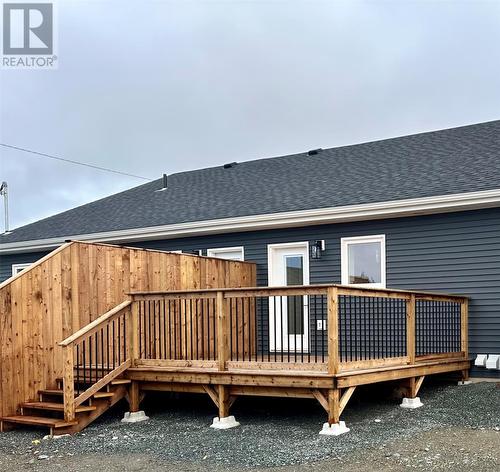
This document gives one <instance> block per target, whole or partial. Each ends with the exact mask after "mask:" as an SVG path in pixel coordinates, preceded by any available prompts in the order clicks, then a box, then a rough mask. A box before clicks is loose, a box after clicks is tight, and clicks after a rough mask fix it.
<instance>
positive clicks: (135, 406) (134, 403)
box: [128, 380, 141, 413]
mask: <svg viewBox="0 0 500 472" xmlns="http://www.w3.org/2000/svg"><path fill="white" fill-rule="evenodd" d="M140 401H141V400H140V389H139V382H136V381H135V380H133V381H132V383H131V384H130V387H129V390H128V403H129V408H130V413H135V412H136V411H139V404H140Z"/></svg>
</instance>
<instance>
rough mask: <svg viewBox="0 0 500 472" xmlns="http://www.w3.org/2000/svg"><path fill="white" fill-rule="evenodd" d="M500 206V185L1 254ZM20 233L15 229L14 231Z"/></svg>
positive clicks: (82, 237) (114, 234) (12, 248)
mask: <svg viewBox="0 0 500 472" xmlns="http://www.w3.org/2000/svg"><path fill="white" fill-rule="evenodd" d="M497 206H500V189H496V190H485V191H481V192H468V193H461V194H454V195H439V196H433V197H424V198H412V199H406V200H392V201H387V202H378V203H366V204H361V205H348V206H343V207H333V208H332V207H330V208H318V209H313V210H299V211H289V212H282V213H269V214H263V215H252V216H239V217H234V218H223V219H217V220H207V221H194V222H188V223H178V224H172V225H163V226H152V227H149V228H136V229H126V230H118V231H108V232H102V233H92V234H72V235H67V236H64V237H58V238H49V239H38V240H32V241H20V242H13V243H5V244H1V245H0V254H14V253H22V252H33V251H43V250H48V249H53V248H54V247H57V246H59V245H60V244H62V243H63V242H64V241H66V240H78V241H94V242H113V243H124V242H133V241H146V240H155V239H174V238H179V237H186V236H201V235H206V234H218V233H229V232H232V233H234V232H237V231H254V230H263V229H276V228H290V227H295V226H311V225H317V224H328V223H343V222H348V221H363V220H374V219H383V218H397V217H403V216H415V215H424V214H432V213H445V212H453V211H462V210H475V209H480V208H489V207H497ZM14 233H15V231H14Z"/></svg>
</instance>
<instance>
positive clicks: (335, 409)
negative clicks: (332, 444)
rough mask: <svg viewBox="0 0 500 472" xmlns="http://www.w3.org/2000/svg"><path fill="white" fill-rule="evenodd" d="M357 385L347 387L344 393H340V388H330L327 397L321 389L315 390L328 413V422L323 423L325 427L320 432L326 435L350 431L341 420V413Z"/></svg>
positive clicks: (316, 395) (337, 434)
mask: <svg viewBox="0 0 500 472" xmlns="http://www.w3.org/2000/svg"><path fill="white" fill-rule="evenodd" d="M355 388H356V387H350V388H348V389H346V390H345V391H344V393H343V395H342V396H341V395H340V393H341V392H340V389H339V388H330V389H328V392H327V397H326V398H324V397H323V394H322V393H321V392H319V391H315V392H313V395H314V396H315V397H316V398H317V399H318V400H319V401H320V403H321V405H322V406H323V407H324V408H325V409H326V412H327V414H328V422H327V423H324V424H323V429H322V430H321V431H320V432H319V434H321V435H325V436H339V435H341V434H345V433H348V432H349V428H348V427H347V426H346V425H345V422H344V421H340V415H341V414H342V411H343V409H344V408H345V406H346V405H347V402H348V401H349V399H350V398H351V396H352V394H353V392H354V390H355Z"/></svg>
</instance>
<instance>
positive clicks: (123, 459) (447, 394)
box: [0, 383, 500, 472]
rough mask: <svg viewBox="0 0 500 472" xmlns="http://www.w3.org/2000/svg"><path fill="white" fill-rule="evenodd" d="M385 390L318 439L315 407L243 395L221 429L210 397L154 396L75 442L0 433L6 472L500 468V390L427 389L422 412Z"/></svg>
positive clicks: (364, 393)
mask: <svg viewBox="0 0 500 472" xmlns="http://www.w3.org/2000/svg"><path fill="white" fill-rule="evenodd" d="M387 394H388V386H387V384H380V385H378V386H376V387H371V388H361V389H359V390H358V391H357V392H356V394H355V395H354V397H353V399H352V400H351V401H350V403H349V405H348V406H347V408H346V410H345V412H344V415H343V420H345V421H346V423H347V426H348V427H350V428H351V431H350V433H348V434H346V435H343V436H339V437H328V436H326V437H325V436H319V435H318V432H319V430H320V429H321V425H322V423H323V422H324V421H325V414H324V411H323V410H322V409H321V408H320V407H319V405H317V404H316V402H313V401H308V400H292V399H289V400H288V399H287V400H284V399H270V398H265V399H261V398H259V399H255V398H241V399H238V401H237V402H236V403H235V405H234V407H233V410H232V413H233V414H234V415H235V416H236V418H237V419H238V421H240V422H241V424H242V426H241V427H239V428H235V429H232V430H227V431H214V430H212V429H210V428H209V425H210V423H211V419H212V417H213V416H214V413H215V410H214V407H213V406H212V405H211V404H210V403H209V402H208V400H207V398H205V397H204V396H188V395H184V396H180V397H175V396H169V395H166V394H162V395H150V396H149V397H148V398H147V400H146V402H145V404H144V405H143V407H144V408H145V409H146V411H147V413H148V415H150V416H151V419H150V420H149V421H147V422H144V423H138V424H134V425H126V424H121V423H120V422H119V419H120V418H121V416H122V414H123V411H124V408H125V406H126V405H125V404H121V405H119V406H117V408H115V409H114V410H112V411H110V412H109V413H108V414H106V415H105V416H103V417H102V418H101V419H100V420H99V421H97V422H95V423H93V424H92V425H91V426H90V427H88V428H87V429H86V430H84V431H83V432H82V433H79V434H77V435H75V436H73V437H63V438H59V439H48V440H43V439H42V438H43V434H44V433H42V432H41V431H35V430H14V431H11V432H8V433H4V434H1V435H0V470H7V469H10V470H12V471H16V470H37V471H48V470H51V471H52V470H58V469H59V468H60V469H66V470H72V471H75V472H76V471H83V470H89V469H91V468H93V469H97V470H103V469H107V470H109V471H114V470H126V471H135V470H143V469H146V468H149V469H153V470H164V471H170V470H186V471H187V470H192V471H199V470H206V469H209V470H224V469H228V468H231V469H232V470H249V469H251V470H262V469H267V470H269V468H273V469H275V470H276V471H283V472H285V471H287V472H290V471H296V470H297V471H299V470H301V471H302V470H303V471H306V470H315V471H322V470H325V471H326V470H339V471H342V470H357V471H361V472H362V471H366V472H368V471H370V472H372V471H373V470H389V471H393V470H394V471H398V470H408V469H409V468H414V469H417V470H418V469H421V470H469V469H471V468H474V469H475V470H479V471H490V470H491V471H498V470H500V388H498V384H496V383H478V384H473V385H468V386H463V387H457V386H454V385H450V384H449V383H448V384H443V383H432V384H424V387H423V388H422V390H421V393H420V396H421V398H422V401H423V403H424V407H423V408H420V409H417V410H404V409H402V408H399V407H398V404H399V401H397V400H388V399H387V396H388V395H387Z"/></svg>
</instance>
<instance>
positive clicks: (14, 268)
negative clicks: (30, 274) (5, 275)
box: [12, 264, 31, 275]
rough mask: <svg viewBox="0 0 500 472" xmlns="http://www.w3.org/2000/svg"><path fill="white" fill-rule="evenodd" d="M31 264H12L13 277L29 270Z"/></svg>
mask: <svg viewBox="0 0 500 472" xmlns="http://www.w3.org/2000/svg"><path fill="white" fill-rule="evenodd" d="M30 265H31V264H12V275H16V274H19V272H22V271H23V270H24V269H27V268H28V267H29V266H30Z"/></svg>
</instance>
